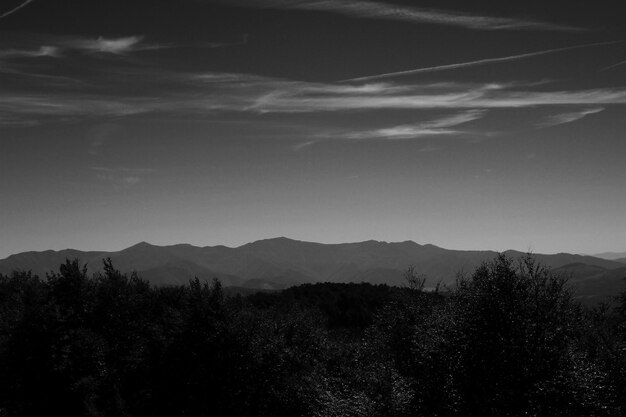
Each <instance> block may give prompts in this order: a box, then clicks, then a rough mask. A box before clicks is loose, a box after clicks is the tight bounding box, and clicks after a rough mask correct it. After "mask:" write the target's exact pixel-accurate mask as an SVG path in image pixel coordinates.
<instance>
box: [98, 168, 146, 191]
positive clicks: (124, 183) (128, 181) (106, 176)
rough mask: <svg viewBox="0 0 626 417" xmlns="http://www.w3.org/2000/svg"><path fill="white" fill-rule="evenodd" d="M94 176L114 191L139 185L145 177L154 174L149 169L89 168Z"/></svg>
mask: <svg viewBox="0 0 626 417" xmlns="http://www.w3.org/2000/svg"><path fill="white" fill-rule="evenodd" d="M91 169H92V171H94V172H95V174H96V179H97V180H99V181H102V182H105V183H107V184H110V185H112V186H113V187H114V188H115V189H117V190H121V189H127V188H131V187H134V186H136V185H137V184H139V183H141V182H142V181H143V180H144V178H145V176H146V175H148V174H152V173H153V172H155V170H154V169H149V168H119V167H115V168H111V167H91Z"/></svg>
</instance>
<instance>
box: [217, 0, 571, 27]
mask: <svg viewBox="0 0 626 417" xmlns="http://www.w3.org/2000/svg"><path fill="white" fill-rule="evenodd" d="M222 2H223V3H227V4H229V5H237V6H244V7H259V8H271V9H292V10H310V11H322V12H330V13H336V14H342V15H345V16H350V17H356V18H368V19H384V20H396V21H404V22H409V23H428V24H437V25H448V26H458V27H463V28H467V29H478V30H550V31H571V30H580V29H578V28H574V27H570V26H564V25H557V24H553V23H546V22H539V21H532V20H522V19H514V18H506V17H494V16H480V15H472V14H467V13H460V12H456V11H448V10H433V9H424V8H416V7H407V6H402V5H397V4H389V3H383V2H376V1H367V0H229V1H225V0H222Z"/></svg>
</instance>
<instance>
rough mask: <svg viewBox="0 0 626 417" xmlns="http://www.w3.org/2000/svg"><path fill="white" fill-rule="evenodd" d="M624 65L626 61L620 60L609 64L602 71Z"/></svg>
mask: <svg viewBox="0 0 626 417" xmlns="http://www.w3.org/2000/svg"><path fill="white" fill-rule="evenodd" d="M622 65H626V61H621V62H618V63H617V64H613V65H609V66H608V67H604V68H602V69H601V70H600V71H608V70H611V69H613V68H617V67H621V66H622Z"/></svg>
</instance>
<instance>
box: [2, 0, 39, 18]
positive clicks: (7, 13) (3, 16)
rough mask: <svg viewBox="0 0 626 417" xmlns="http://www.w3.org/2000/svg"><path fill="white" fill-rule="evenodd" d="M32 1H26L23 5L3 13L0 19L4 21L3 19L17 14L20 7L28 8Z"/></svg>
mask: <svg viewBox="0 0 626 417" xmlns="http://www.w3.org/2000/svg"><path fill="white" fill-rule="evenodd" d="M33 1H34V0H26V1H25V2H24V3H22V4H20V5H19V6H17V7H15V8H13V9H11V10H9V11H8V12H4V13H2V14H0V19H4V18H5V17H7V16H10V15H12V14H13V13H15V12H17V11H18V10H20V9H21V8H22V7H26V6H28V5H29V4H30V3H32V2H33Z"/></svg>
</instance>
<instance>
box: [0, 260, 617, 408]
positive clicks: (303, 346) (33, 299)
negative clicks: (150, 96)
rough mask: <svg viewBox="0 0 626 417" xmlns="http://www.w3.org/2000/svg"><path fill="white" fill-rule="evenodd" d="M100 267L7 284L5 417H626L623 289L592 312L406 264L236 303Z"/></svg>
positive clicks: (558, 294) (544, 273)
mask: <svg viewBox="0 0 626 417" xmlns="http://www.w3.org/2000/svg"><path fill="white" fill-rule="evenodd" d="M103 271H104V272H103V273H99V274H96V275H95V276H93V277H89V276H88V275H87V269H86V267H85V266H84V265H81V264H80V262H79V261H78V260H74V261H66V263H65V264H63V265H61V266H60V268H59V270H58V272H52V273H50V274H48V275H47V276H46V278H45V279H41V278H39V277H37V276H34V275H32V274H31V273H29V272H14V273H13V274H11V275H9V276H0V416H1V417H5V416H6V417H9V416H16V417H17V416H38V415H50V414H53V415H57V414H58V415H66V416H622V415H624V413H626V394H625V392H626V293H625V294H623V295H622V296H621V298H620V299H619V300H618V303H617V304H618V305H619V307H618V308H616V309H614V310H612V309H610V308H609V307H606V306H604V307H603V306H601V307H598V308H596V309H593V310H585V309H583V308H582V307H580V306H579V305H578V304H577V303H576V302H575V301H574V300H573V298H572V296H571V294H570V292H569V291H568V289H567V287H566V286H565V285H564V284H565V280H564V279H562V278H561V277H559V276H556V275H555V274H553V273H552V272H551V271H549V270H548V269H545V268H543V267H541V266H539V265H537V264H536V263H535V262H534V261H533V259H532V258H531V257H527V258H524V259H521V260H519V261H518V262H517V263H516V262H513V261H512V260H510V259H507V258H506V257H504V256H500V257H498V258H496V259H494V260H493V261H491V262H489V263H485V264H483V265H482V266H480V267H479V268H478V269H477V270H476V271H475V272H474V273H473V275H472V276H471V277H461V278H459V281H458V284H457V286H456V288H454V289H453V290H446V291H445V292H443V291H436V292H430V293H429V292H424V291H423V277H422V276H420V275H419V274H417V273H416V271H415V270H414V269H409V270H408V271H407V274H406V279H407V283H408V285H407V287H405V288H395V287H388V286H385V285H370V284H330V283H324V284H315V285H312V284H307V285H302V286H299V287H294V288H289V289H287V290H284V291H281V292H272V293H257V294H253V295H248V296H245V297H244V296H241V295H233V296H225V295H224V291H223V290H222V288H221V284H220V282H219V281H217V280H215V281H214V282H212V283H207V282H201V281H199V280H198V279H195V280H193V281H191V282H190V283H189V284H188V285H186V286H177V287H175V286H172V287H152V286H150V285H149V284H148V283H147V282H146V281H144V280H142V279H141V278H139V277H138V276H136V275H135V274H132V275H130V276H128V275H125V274H122V273H120V272H119V271H118V270H116V269H115V268H114V266H113V265H112V263H111V261H110V260H108V259H107V260H104V268H103ZM420 283H422V284H420Z"/></svg>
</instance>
